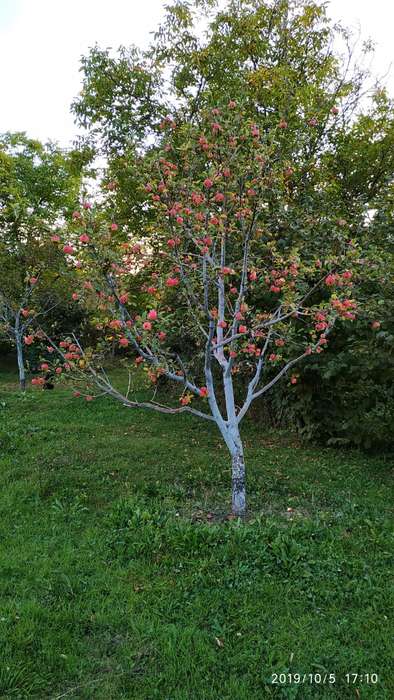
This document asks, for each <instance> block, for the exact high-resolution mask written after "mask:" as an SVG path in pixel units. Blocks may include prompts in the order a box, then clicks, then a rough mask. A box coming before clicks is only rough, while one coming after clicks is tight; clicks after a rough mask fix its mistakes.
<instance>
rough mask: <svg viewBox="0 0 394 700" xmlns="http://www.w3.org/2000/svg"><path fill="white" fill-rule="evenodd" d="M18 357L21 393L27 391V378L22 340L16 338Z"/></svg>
mask: <svg viewBox="0 0 394 700" xmlns="http://www.w3.org/2000/svg"><path fill="white" fill-rule="evenodd" d="M16 356H17V359H18V371H19V387H20V390H21V391H25V389H26V376H25V363H24V360H23V346H22V339H21V338H20V337H18V336H17V337H16Z"/></svg>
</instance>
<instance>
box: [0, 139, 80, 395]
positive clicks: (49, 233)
mask: <svg viewBox="0 0 394 700" xmlns="http://www.w3.org/2000/svg"><path fill="white" fill-rule="evenodd" d="M86 161H87V154H86V153H78V152H76V151H71V152H65V151H63V150H61V149H60V148H58V147H57V146H56V145H55V144H47V145H43V144H41V143H39V142H38V141H34V140H32V139H29V138H27V137H26V136H25V135H24V134H20V133H18V134H10V133H8V134H4V135H3V136H2V137H1V138H0V263H1V279H0V331H1V332H2V334H3V336H5V337H6V338H8V339H9V340H10V341H11V343H12V345H14V346H15V347H16V351H17V360H18V367H19V376H20V385H21V388H22V389H23V388H24V386H25V362H24V341H23V338H24V337H28V339H29V340H28V341H27V342H28V343H29V342H30V337H31V329H32V328H33V326H34V320H35V319H36V318H37V317H40V319H41V316H42V315H43V314H48V313H49V310H53V309H54V308H55V306H57V305H58V304H59V303H60V301H61V300H62V299H64V298H67V294H68V292H67V291H66V288H67V284H66V279H65V278H61V272H62V271H63V272H64V256H63V255H61V254H60V253H59V251H58V250H57V241H58V240H60V237H59V234H58V230H60V228H61V226H62V225H63V224H64V221H65V217H68V216H69V215H70V213H71V212H72V207H73V204H74V202H75V200H76V198H78V196H79V191H80V187H81V179H82V171H83V166H84V164H85V163H86ZM51 237H52V238H53V240H52V241H50V240H49V239H50V238H51ZM62 267H63V270H62ZM67 301H68V299H67Z"/></svg>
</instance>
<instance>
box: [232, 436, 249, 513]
mask: <svg viewBox="0 0 394 700" xmlns="http://www.w3.org/2000/svg"><path fill="white" fill-rule="evenodd" d="M231 458H232V472H231V493H232V513H233V515H237V516H239V517H244V515H245V514H246V478H245V460H244V455H243V449H242V443H241V440H240V439H239V440H238V441H237V444H236V446H235V449H234V452H232V455H231Z"/></svg>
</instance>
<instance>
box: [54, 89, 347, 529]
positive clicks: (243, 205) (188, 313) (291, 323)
mask: <svg viewBox="0 0 394 700" xmlns="http://www.w3.org/2000/svg"><path fill="white" fill-rule="evenodd" d="M331 108H332V105H331ZM328 118H335V115H334V114H331V115H330V116H328ZM286 128H287V124H286V121H285V119H284V118H281V119H279V121H278V123H277V124H275V125H274V126H273V127H272V128H270V129H265V130H262V129H260V128H259V127H258V126H257V124H256V123H255V121H253V120H252V119H250V118H249V116H247V113H246V110H244V109H243V105H242V103H240V104H238V103H237V102H236V100H233V99H230V100H228V101H226V102H225V103H221V104H219V105H216V106H214V107H212V108H210V109H206V110H203V111H202V112H201V113H200V120H199V124H198V125H194V124H192V123H190V124H181V125H180V126H179V127H178V126H177V124H176V122H175V121H174V120H173V119H172V118H171V117H165V118H164V119H163V120H162V122H161V129H162V133H163V136H162V141H161V148H160V150H159V151H158V152H157V150H156V149H154V150H153V151H152V154H151V157H147V158H145V159H143V160H141V168H140V173H139V176H140V178H141V180H143V182H144V184H143V190H144V192H145V197H146V207H147V208H149V210H150V214H151V218H152V221H153V223H152V226H151V231H150V235H149V238H147V240H146V242H145V243H144V244H142V245H141V244H136V243H135V242H133V240H131V239H130V240H126V241H122V240H121V239H120V238H119V236H118V232H117V230H116V229H117V225H116V224H115V225H114V224H113V223H112V224H104V225H103V223H102V217H101V216H100V214H99V213H98V212H97V214H96V212H95V208H94V207H92V208H90V205H85V208H84V209H82V211H79V212H78V211H77V212H75V214H74V218H73V225H72V227H71V229H70V231H69V240H68V241H66V242H65V245H64V247H63V251H64V254H65V256H66V258H67V259H68V261H69V264H70V265H71V266H75V265H76V263H77V264H78V266H79V267H81V268H82V269H84V270H85V275H84V283H83V285H81V288H80V289H77V290H75V292H74V298H75V302H76V303H79V304H86V305H87V306H88V307H91V306H92V305H93V306H94V307H95V308H96V314H97V328H98V329H99V330H102V338H101V341H100V342H99V343H98V345H97V346H96V347H94V348H87V349H84V348H83V347H82V344H81V343H80V341H79V339H78V338H77V337H67V338H63V339H62V340H61V341H60V342H59V341H58V339H57V340H55V339H52V340H51V343H52V346H53V347H54V348H55V349H56V351H57V354H56V361H55V369H54V371H55V372H56V374H58V375H59V376H63V375H64V376H67V377H69V378H70V379H71V378H72V379H73V380H74V381H75V382H76V383H77V384H78V383H79V384H80V385H81V386H80V388H78V389H77V390H76V395H78V396H80V395H85V398H86V399H87V400H92V399H93V398H95V396H98V395H100V394H107V395H109V396H112V397H113V398H114V399H116V400H118V401H120V402H121V403H123V404H124V405H125V406H128V407H130V408H144V409H151V410H155V411H160V412H164V413H168V414H178V413H182V412H187V413H191V414H193V415H194V416H196V417H198V418H200V419H203V420H207V421H210V422H213V423H214V424H216V426H217V428H218V430H219V431H220V433H221V435H222V437H223V440H224V442H225V444H226V446H227V448H228V450H229V453H230V456H231V462H232V510H233V513H234V514H235V515H239V516H242V515H244V514H245V511H246V480H245V461H244V449H243V444H242V438H241V432H240V426H241V422H242V420H243V419H244V417H245V416H246V414H247V412H248V410H249V408H250V406H251V405H252V403H253V402H254V401H256V400H257V399H259V398H260V397H262V396H263V395H264V394H265V393H266V392H268V391H269V390H271V389H273V388H274V387H275V385H276V384H277V383H278V382H279V381H280V380H286V379H287V381H289V382H290V384H295V383H296V382H297V380H298V374H297V368H298V367H299V365H300V363H302V362H304V361H307V359H308V358H309V357H311V356H315V355H319V354H320V353H322V352H324V349H325V347H326V346H327V344H328V343H329V338H330V333H331V331H332V328H333V326H334V324H335V322H336V320H337V319H338V318H341V319H346V320H347V321H350V322H351V321H353V320H354V319H355V318H356V313H357V302H356V300H355V298H354V296H353V294H352V289H353V280H354V278H355V276H356V275H357V267H358V264H359V261H360V256H361V253H360V250H359V247H358V245H357V243H356V242H355V241H354V240H352V239H351V238H350V236H349V230H348V227H347V226H344V223H343V221H338V220H337V219H336V217H331V216H330V212H326V215H325V217H324V219H322V220H321V221H316V220H315V219H313V218H311V217H310V215H309V212H308V211H307V210H306V211H305V210H304V208H303V207H301V206H299V203H298V202H297V200H294V198H293V196H292V188H291V180H292V177H293V174H294V169H293V168H291V167H290V165H289V163H288V159H287V156H286V154H285V155H284V149H283V141H284V139H285V138H286V136H285V134H286ZM310 128H314V127H313V125H311V126H310ZM312 177H314V175H312ZM319 186H320V187H321V188H324V187H325V186H326V187H329V182H328V183H325V180H324V177H323V176H321V178H320V182H319ZM278 223H280V224H281V225H278ZM327 229H329V230H331V231H332V232H333V233H334V234H335V235H331V236H327V237H326V238H324V234H325V231H326V230H327ZM141 269H143V270H144V273H145V275H149V277H150V283H149V284H148V285H146V284H145V285H144V289H145V291H146V293H147V294H148V295H149V299H150V301H149V303H148V304H147V305H146V306H144V308H141V309H135V305H134V303H133V299H132V298H130V295H129V293H128V291H127V290H128V288H129V280H130V278H132V277H133V276H135V275H136V274H138V273H139V271H140V270H141ZM178 307H181V308H182V311H183V313H182V316H181V317H180V316H179V314H177V309H178ZM184 327H188V328H189V331H190V337H192V338H193V342H192V344H191V347H183V348H182V347H181V346H180V345H179V343H178V350H177V351H174V347H175V346H176V345H177V343H176V338H177V337H179V336H180V335H181V333H182V332H183V329H184ZM113 335H115V336H116V337H117V342H118V345H119V348H120V349H122V351H124V352H125V353H127V356H126V364H128V365H130V366H131V367H132V366H133V365H134V366H137V367H140V366H141V365H142V366H144V367H145V368H146V371H147V374H148V376H149V378H150V380H151V382H152V383H153V385H156V383H157V381H158V379H159V378H160V377H165V378H166V379H167V380H168V381H170V382H172V383H173V384H174V385H175V386H177V387H178V388H179V392H180V396H179V400H178V405H177V406H176V405H174V402H173V401H172V400H170V401H167V402H166V401H164V399H163V401H158V400H156V398H155V397H156V394H154V396H153V397H152V399H151V400H150V401H144V402H140V401H138V400H137V399H136V398H133V396H130V393H128V394H124V393H122V392H121V391H120V390H119V389H117V388H116V387H115V386H114V385H113V384H112V382H111V379H110V377H109V376H108V374H107V372H106V370H105V356H106V348H107V347H108V338H109V337H111V336H113ZM174 341H175V342H174ZM130 351H132V355H133V356H130V354H129V353H130ZM133 358H134V359H133ZM245 378H246V389H245V390H244V387H245ZM92 387H94V388H92Z"/></svg>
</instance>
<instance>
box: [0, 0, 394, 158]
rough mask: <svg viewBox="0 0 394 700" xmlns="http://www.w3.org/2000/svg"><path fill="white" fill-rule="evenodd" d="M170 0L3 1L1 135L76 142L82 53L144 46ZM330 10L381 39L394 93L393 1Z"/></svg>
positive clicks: (382, 67)
mask: <svg viewBox="0 0 394 700" xmlns="http://www.w3.org/2000/svg"><path fill="white" fill-rule="evenodd" d="M166 2H167V0H0V66H1V82H0V90H1V97H0V133H1V132H3V131H26V132H27V133H28V135H29V136H32V137H35V138H38V139H41V140H43V141H45V140H47V139H53V140H57V141H59V142H60V143H61V144H62V145H67V144H69V143H70V141H71V140H72V138H73V137H74V136H75V135H76V127H75V125H74V124H73V118H72V115H71V114H70V111H69V107H70V103H71V101H72V99H73V98H74V97H75V96H76V95H77V94H78V92H79V91H80V89H81V76H80V74H79V71H78V69H79V59H80V56H81V55H82V54H86V53H87V51H88V48H89V47H90V46H92V45H93V44H95V43H96V42H97V43H98V44H99V45H100V46H102V47H108V46H111V47H113V48H116V47H118V46H119V45H120V44H124V45H128V44H132V43H135V44H138V45H140V46H143V45H144V44H146V43H147V42H148V41H149V39H150V37H149V32H152V31H154V30H155V28H156V27H157V24H158V20H159V18H160V16H161V15H162V13H163V8H164V5H165V4H166ZM329 14H330V15H331V16H332V17H333V18H334V19H336V20H337V19H340V20H342V21H343V22H344V23H345V24H347V25H351V26H353V27H358V26H359V27H360V28H361V32H362V36H363V37H365V38H369V37H371V38H372V39H374V40H375V42H376V44H377V50H376V59H375V62H374V64H373V69H374V72H375V73H376V74H378V75H380V76H382V75H384V74H386V73H387V71H388V70H389V69H390V64H391V63H393V66H392V68H391V70H390V74H389V75H388V76H387V77H386V78H385V82H386V84H387V85H388V87H389V91H390V93H391V94H392V95H394V49H393V46H394V42H393V39H392V33H393V25H394V3H393V2H392V0H373V1H372V2H371V0H329Z"/></svg>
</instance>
